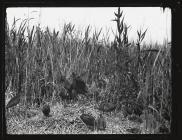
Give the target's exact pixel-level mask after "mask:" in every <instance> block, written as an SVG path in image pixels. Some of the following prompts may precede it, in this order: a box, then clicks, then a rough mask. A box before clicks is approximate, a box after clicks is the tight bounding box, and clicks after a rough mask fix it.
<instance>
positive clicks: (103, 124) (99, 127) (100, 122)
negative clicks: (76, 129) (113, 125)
mask: <svg viewBox="0 0 182 140" xmlns="http://www.w3.org/2000/svg"><path fill="white" fill-rule="evenodd" d="M105 129H106V121H105V119H104V117H103V116H102V114H100V116H99V118H98V119H97V130H105Z"/></svg>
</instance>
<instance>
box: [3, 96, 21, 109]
mask: <svg viewBox="0 0 182 140" xmlns="http://www.w3.org/2000/svg"><path fill="white" fill-rule="evenodd" d="M19 102H20V94H17V95H16V96H14V97H13V98H12V99H11V100H10V101H9V102H8V104H7V105H6V109H8V108H11V107H13V106H16V105H17V104H19Z"/></svg>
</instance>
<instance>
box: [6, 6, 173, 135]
mask: <svg viewBox="0 0 182 140" xmlns="http://www.w3.org/2000/svg"><path fill="white" fill-rule="evenodd" d="M114 14H115V19H114V20H113V22H116V26H117V32H116V33H114V34H115V40H114V41H113V42H109V39H108V38H109V36H108V35H106V36H105V37H106V38H104V39H102V40H101V37H100V34H101V33H102V29H100V30H98V31H97V30H95V31H94V32H93V34H91V32H90V31H91V26H87V28H85V29H84V31H78V30H76V29H75V25H74V24H72V23H68V24H66V23H65V24H64V28H63V30H62V31H55V30H53V31H50V29H49V28H48V27H47V28H46V29H45V30H44V31H43V30H42V29H41V28H40V26H33V27H32V28H31V29H30V27H29V26H28V22H29V20H31V19H25V20H23V21H21V24H20V26H19V27H17V26H16V23H17V22H19V21H18V20H16V19H14V23H13V25H12V27H9V26H8V23H6V28H5V30H6V31H5V35H6V37H5V86H6V93H5V95H6V101H7V100H9V98H10V96H14V95H15V94H16V93H21V95H22V100H21V101H22V104H21V106H17V107H19V108H20V107H21V108H24V107H26V108H24V109H25V110H26V112H27V111H28V110H29V108H30V106H29V105H31V107H32V108H34V105H33V104H32V103H33V100H34V99H35V98H36V97H38V96H40V87H41V79H45V82H46V83H47V84H48V83H50V84H51V86H52V87H53V90H52V92H51V94H50V98H49V99H48V101H47V102H49V103H50V104H51V105H52V111H53V112H54V113H55V112H59V111H60V110H62V111H63V112H64V111H65V110H67V111H68V110H70V111H71V110H72V112H74V114H77V113H76V111H75V110H74V109H75V108H74V106H75V105H78V104H79V102H80V104H79V105H80V106H79V107H78V106H77V107H76V108H77V109H79V108H80V107H81V106H89V107H90V108H91V109H92V110H91V112H92V114H94V113H96V114H97V113H98V112H97V110H96V109H94V107H95V104H96V101H95V98H93V99H92V100H89V101H86V99H85V98H83V99H82V100H80V101H79V102H77V103H73V104H72V108H71V107H66V106H67V104H66V103H64V102H62V101H61V99H60V97H59V96H58V94H59V92H60V91H59V87H60V86H61V85H60V83H59V77H60V76H61V75H64V76H66V77H67V78H69V76H70V74H71V73H72V72H76V73H77V74H78V75H80V76H81V77H82V79H84V81H85V82H86V83H87V85H88V87H91V85H93V83H94V82H95V83H97V82H98V80H99V79H100V78H101V79H105V80H106V81H107V86H106V88H105V89H103V90H101V91H99V94H100V95H101V96H102V98H101V99H102V100H107V101H108V102H117V103H118V104H122V101H124V100H133V101H136V102H138V103H140V104H142V105H143V106H144V111H143V114H142V117H141V118H142V119H143V120H144V123H142V124H141V125H140V126H139V127H140V129H141V130H142V133H144V134H145V133H158V131H157V130H158V128H159V126H160V125H161V124H165V125H166V126H167V127H168V128H169V129H170V122H171V119H172V118H171V112H172V110H171V106H172V102H171V94H172V88H171V63H172V62H171V54H170V50H171V46H170V45H169V44H168V43H167V42H166V44H163V46H160V45H156V44H155V45H154V44H151V45H144V46H142V45H141V44H142V41H143V40H144V39H145V34H147V29H146V30H144V31H141V30H139V31H137V36H138V39H137V40H136V41H133V42H129V40H128V29H129V27H130V26H128V25H126V24H125V22H124V17H123V12H122V11H121V10H120V8H118V11H117V13H114ZM25 34H27V36H26V35H25ZM90 89H91V88H90ZM96 90H97V89H96ZM92 91H94V90H93V88H92V90H90V91H89V92H92ZM118 99H119V101H118ZM83 100H85V101H86V102H84V103H83V102H82V101H83ZM55 104H56V105H55ZM60 106H62V107H61V108H60ZM15 108H16V107H15ZM56 108H59V109H58V110H56ZM68 108H69V109H68ZM77 109H76V110H77ZM35 110H37V108H35ZM62 111H61V112H60V113H56V114H57V115H55V114H54V115H53V118H52V119H53V120H54V119H55V118H56V116H57V117H58V116H59V115H61V114H62V118H65V119H68V118H71V119H73V118H76V117H75V116H77V115H73V117H66V115H63V112H62ZM13 112H14V110H13V111H12V112H11V113H13ZM39 112H40V111H39ZM121 112H122V111H120V112H119V111H118V112H117V113H118V114H120V115H121V114H122V113H121ZM164 114H165V115H164ZM38 116H41V115H40V114H39V115H38ZM166 116H167V117H169V118H170V119H169V120H168V121H167V120H166V118H165V117H166ZM25 118H26V116H25ZM40 118H41V117H38V119H40ZM116 118H117V117H115V116H110V118H108V119H107V124H108V125H107V130H106V132H96V131H94V132H90V131H88V132H83V130H84V128H83V127H84V126H83V125H80V123H74V125H70V124H69V123H67V122H65V121H64V120H62V121H55V120H54V121H53V122H54V125H55V128H54V129H56V131H54V132H55V133H57V134H58V133H61V134H64V133H65V134H75V133H77V134H79V133H123V134H125V133H128V132H126V129H125V127H126V128H127V127H128V126H129V125H131V122H129V123H128V121H127V120H124V121H123V122H122V119H121V118H122V116H119V117H118V118H119V120H120V123H121V125H117V127H119V128H120V129H118V128H117V129H115V127H114V126H115V125H116V124H117V123H116V122H114V120H115V119H116ZM17 119H18V118H17V117H16V115H14V116H13V117H12V118H8V119H7V126H8V133H35V132H38V133H44V127H46V126H48V124H46V123H45V124H42V125H40V127H41V129H39V131H38V129H36V128H37V127H33V126H34V125H28V126H27V128H26V129H19V130H18V129H17V130H16V131H14V129H16V128H13V127H12V126H16V125H15V123H19V124H20V120H19V119H18V120H17ZM10 120H11V121H10ZM50 120H51V119H50ZM21 121H23V124H26V123H27V119H25V120H21ZM37 122H39V121H37ZM78 122H79V121H78ZM122 123H123V124H124V125H125V126H123V124H122ZM40 124H41V123H40ZM60 125H61V126H62V127H60ZM58 126H59V127H58ZM68 126H69V127H68ZM121 126H123V127H121ZM19 127H20V126H19ZM23 127H25V126H24V125H22V127H21V128H23ZM29 127H30V128H29ZM32 127H33V128H32ZM34 130H35V131H34ZM25 131H26V132H25ZM50 133H53V131H51V132H50Z"/></svg>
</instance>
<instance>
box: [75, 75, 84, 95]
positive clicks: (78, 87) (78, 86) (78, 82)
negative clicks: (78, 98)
mask: <svg viewBox="0 0 182 140" xmlns="http://www.w3.org/2000/svg"><path fill="white" fill-rule="evenodd" d="M72 89H75V91H76V92H77V94H83V95H85V94H86V93H87V86H86V84H85V82H84V81H83V80H82V79H81V78H80V77H79V76H77V75H76V74H75V73H74V72H73V73H72Z"/></svg>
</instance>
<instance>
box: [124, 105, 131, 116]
mask: <svg viewBox="0 0 182 140" xmlns="http://www.w3.org/2000/svg"><path fill="white" fill-rule="evenodd" d="M122 111H123V116H124V118H126V117H127V116H128V115H131V114H132V113H133V111H132V108H131V107H127V106H124V107H123V109H122Z"/></svg>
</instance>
